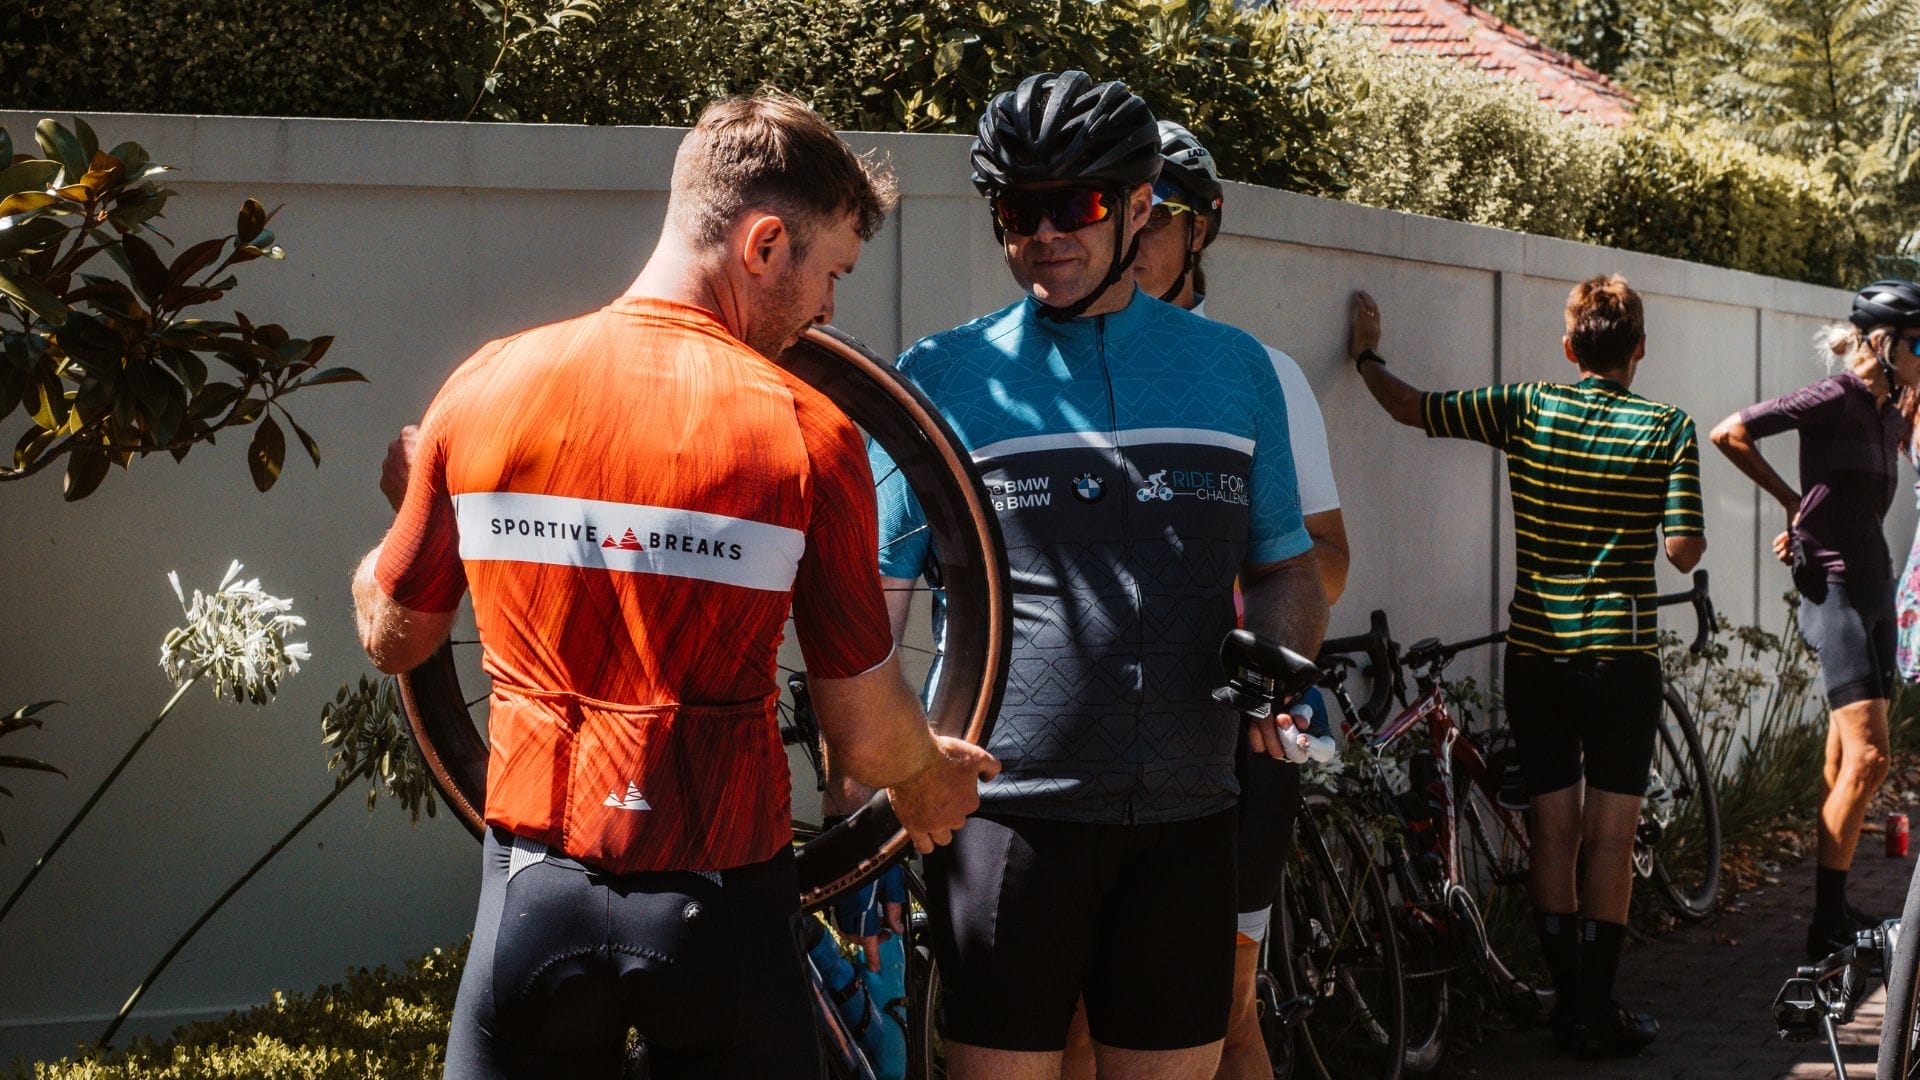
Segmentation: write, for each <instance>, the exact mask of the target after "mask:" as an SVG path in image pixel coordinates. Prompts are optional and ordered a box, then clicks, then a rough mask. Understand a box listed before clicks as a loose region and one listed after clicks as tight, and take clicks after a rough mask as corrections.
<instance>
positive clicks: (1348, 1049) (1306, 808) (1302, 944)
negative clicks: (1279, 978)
mask: <svg viewBox="0 0 1920 1080" xmlns="http://www.w3.org/2000/svg"><path fill="white" fill-rule="evenodd" d="M1385 876H1386V874H1385V871H1384V870H1383V869H1382V867H1381V865H1380V860H1379V859H1378V858H1377V857H1376V856H1375V854H1374V850H1373V845H1372V844H1371V843H1369V842H1368V840H1367V837H1366V834H1365V833H1363V832H1362V831H1361V830H1360V828H1359V826H1358V825H1356V824H1355V823H1354V822H1353V820H1352V819H1351V818H1350V817H1348V816H1345V815H1343V814H1341V813H1340V812H1339V809H1338V808H1337V806H1336V804H1335V803H1334V802H1333V801H1332V800H1330V799H1328V798H1326V797H1324V796H1317V795H1315V796H1308V797H1307V798H1305V799H1303V800H1302V801H1301V807H1300V819H1299V824H1298V826H1297V833H1296V842H1295V848H1294V857H1293V859H1292V860H1290V862H1289V865H1288V868H1287V874H1286V882H1285V885H1284V887H1283V888H1282V889H1281V900H1280V906H1281V911H1280V912H1279V914H1280V915H1281V917H1280V918H1279V919H1276V920H1275V922H1276V924H1277V925H1278V926H1279V929H1280V947H1281V955H1282V957H1283V958H1284V959H1285V962H1284V963H1283V964H1281V968H1282V970H1283V971H1284V972H1285V980H1286V984H1287V987H1288V989H1289V991H1290V992H1291V993H1292V994H1293V995H1306V996H1308V997H1310V998H1311V999H1312V1000H1313V1008H1312V1010H1311V1011H1310V1012H1309V1013H1308V1014H1307V1016H1306V1018H1305V1019H1304V1020H1302V1021H1301V1022H1300V1024H1299V1025H1298V1029H1297V1031H1296V1045H1297V1050H1298V1054H1297V1057H1296V1062H1297V1063H1298V1064H1304V1065H1305V1066H1306V1068H1307V1070H1308V1073H1309V1075H1313V1076H1317V1077H1320V1078H1321V1080H1374V1078H1378V1080H1398V1078H1399V1076H1400V1075H1401V1070H1402V1069H1403V1068H1404V1066H1405V1057H1406V1034H1407V1031H1406V1011H1405V1004H1406V1003H1405V998H1404V986H1403V985H1402V981H1401V980H1402V973H1401V968H1400V950H1399V944H1398V939H1397V936H1396V934H1395V931H1394V925H1393V910H1392V907H1391V903H1390V901H1389V900H1388V898H1387V890H1386V883H1385ZM1296 1067H1297V1066H1296Z"/></svg>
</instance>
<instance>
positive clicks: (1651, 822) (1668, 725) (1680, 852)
mask: <svg viewBox="0 0 1920 1080" xmlns="http://www.w3.org/2000/svg"><path fill="white" fill-rule="evenodd" d="M1663 697H1664V706H1665V707H1664V709H1663V710H1662V713H1661V717H1660V728H1659V731H1658V733H1657V738H1656V739H1655V740H1654V744H1653V774H1652V776H1651V777H1649V779H1648V783H1647V799H1646V802H1645V803H1644V804H1643V806H1642V808H1641V812H1640V823H1641V824H1640V835H1639V837H1638V838H1636V840H1635V843H1634V857H1635V859H1640V858H1641V857H1642V850H1641V849H1642V847H1643V841H1644V846H1645V848H1646V852H1645V858H1646V859H1647V860H1649V861H1650V862H1651V863H1652V866H1651V870H1652V875H1653V880H1654V881H1655V882H1657V883H1659V885H1660V890H1661V892H1662V894H1663V895H1664V896H1665V897H1666V899H1667V901H1668V903H1669V904H1670V905H1671V906H1672V908H1673V912H1674V914H1675V915H1678V916H1679V917H1680V918H1682V919H1685V920H1686V921H1688V922H1699V921H1700V920H1701V919H1704V918H1706V917H1707V916H1708V915H1710V914H1712V912H1713V901H1714V898H1715V897H1716V896H1718V895H1719V894H1720V804H1719V802H1718V800H1716V799H1715V797H1714V793H1713V775H1712V773H1711V772H1709V770H1708V767H1707V752H1706V750H1705V749H1704V748H1703V747H1702V746H1701V745H1700V732H1699V731H1698V730H1696V729H1695V728H1694V726H1693V716H1692V715H1691V714H1690V713H1689V712H1688V711H1687V703H1686V701H1685V699H1683V698H1682V697H1681V696H1680V693H1679V691H1678V690H1676V689H1675V688H1674V686H1673V685H1672V684H1671V683H1669V684H1667V685H1666V686H1664V687H1663Z"/></svg>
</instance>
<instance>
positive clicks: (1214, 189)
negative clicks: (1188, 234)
mask: <svg viewBox="0 0 1920 1080" xmlns="http://www.w3.org/2000/svg"><path fill="white" fill-rule="evenodd" d="M1160 158H1161V168H1160V179H1162V180H1166V181H1171V182H1172V183H1173V184H1174V185H1175V186H1176V187H1178V188H1179V189H1180V190H1181V191H1184V192H1186V193H1187V197H1188V198H1189V199H1191V200H1193V208H1194V209H1195V210H1196V211H1198V212H1199V214H1200V216H1202V217H1204V218H1206V219H1207V239H1206V241H1205V242H1206V243H1209V244H1211V243H1213V241H1214V239H1215V238H1217V237H1218V236H1219V235H1220V216H1221V213H1220V208H1221V206H1222V205H1223V204H1224V203H1225V202H1226V194H1225V192H1224V191H1223V190H1222V189H1221V187H1220V169H1219V167H1218V166H1217V165H1215V164H1214V163H1213V155H1212V154H1211V153H1208V152H1207V148H1206V147H1204V146H1202V145H1200V140H1199V139H1197V138H1195V137H1194V134H1193V132H1191V131H1188V130H1187V129H1186V128H1184V127H1182V126H1180V125H1179V124H1176V123H1174V122H1173V121H1171V120H1162V121H1160Z"/></svg>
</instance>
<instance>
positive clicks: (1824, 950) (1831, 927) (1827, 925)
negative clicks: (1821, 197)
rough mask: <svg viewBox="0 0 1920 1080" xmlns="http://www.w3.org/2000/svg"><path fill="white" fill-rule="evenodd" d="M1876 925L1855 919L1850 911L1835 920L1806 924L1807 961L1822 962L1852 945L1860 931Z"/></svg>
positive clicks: (1819, 920) (1814, 921)
mask: <svg viewBox="0 0 1920 1080" xmlns="http://www.w3.org/2000/svg"><path fill="white" fill-rule="evenodd" d="M1849 907H1851V905H1849ZM1878 925H1880V924H1879V923H1877V922H1870V921H1867V920H1863V919H1856V918H1855V917H1854V914H1853V912H1852V911H1851V910H1850V911H1848V912H1846V913H1845V914H1842V915H1840V916H1839V917H1837V918H1829V919H1815V920H1813V921H1812V922H1810V923H1808V924H1807V959H1809V960H1824V959H1826V958H1827V957H1829V956H1831V955H1833V954H1834V953H1837V952H1839V951H1840V950H1841V949H1844V948H1847V947H1848V946H1850V945H1852V944H1853V943H1854V939H1855V937H1856V936H1857V935H1858V934H1859V933H1860V931H1862V930H1867V929H1870V928H1872V927H1875V926H1878Z"/></svg>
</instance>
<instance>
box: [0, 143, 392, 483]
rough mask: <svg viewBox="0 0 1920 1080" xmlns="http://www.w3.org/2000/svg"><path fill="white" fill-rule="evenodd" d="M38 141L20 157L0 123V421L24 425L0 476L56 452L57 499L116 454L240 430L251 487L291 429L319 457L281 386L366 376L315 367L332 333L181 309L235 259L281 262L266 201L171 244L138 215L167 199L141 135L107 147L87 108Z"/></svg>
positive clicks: (15, 474) (273, 476) (222, 282)
mask: <svg viewBox="0 0 1920 1080" xmlns="http://www.w3.org/2000/svg"><path fill="white" fill-rule="evenodd" d="M34 136H35V140H36V142H37V143H38V146H39V150H40V154H41V156H40V157H30V156H28V155H24V154H15V153H14V146H13V141H12V138H11V137H10V136H9V135H8V134H7V133H6V132H5V131H4V130H0V419H5V418H6V417H9V416H13V415H15V414H19V415H21V416H22V417H23V418H24V419H26V420H27V421H28V426H27V428H26V430H25V431H24V432H23V433H22V434H21V435H20V437H19V438H18V440H17V441H16V442H15V444H14V449H13V457H12V460H11V462H10V463H9V462H7V461H6V460H5V459H4V458H0V481H4V480H18V479H22V478H25V477H27V476H31V475H33V474H34V473H36V472H39V471H41V470H42V469H44V468H46V467H47V466H49V465H51V464H53V463H55V462H56V461H59V460H60V459H65V465H66V475H65V478H64V480H63V484H62V491H63V494H64V495H65V497H66V498H67V499H68V500H70V501H71V500H76V499H82V498H85V497H86V496H88V495H90V494H92V493H93V492H94V491H95V490H96V489H98V488H99V486H100V484H101V483H102V482H103V481H104V480H105V479H106V477H107V476H108V475H109V472H110V468H111V466H114V465H118V466H120V467H122V468H125V467H127V466H128V465H129V464H130V463H131V461H132V460H133V459H134V458H135V457H144V456H146V455H148V454H151V453H155V452H160V451H164V452H166V453H167V454H169V455H170V456H172V457H173V459H174V460H176V461H179V460H182V459H184V458H185V457H186V455H187V453H188V451H190V450H191V449H192V448H193V447H194V446H197V445H199V444H201V443H207V444H212V443H213V442H214V441H215V438H216V436H217V434H218V433H219V432H221V431H223V430H226V429H228V428H234V427H246V426H250V425H258V426H257V427H256V429H255V431H254V433H253V436H252V440H251V442H250V443H249V445H248V448H247V455H246V457H247V468H248V472H249V474H250V475H251V477H252V480H253V484H254V487H255V488H256V489H258V490H260V491H266V490H268V489H269V488H271V487H272V486H273V485H274V483H275V481H277V480H278V479H279V477H280V472H281V469H282V468H283V466H284V465H285V462H286V452H287V437H286V429H287V428H291V429H292V430H293V433H294V435H295V437H296V438H297V439H298V440H299V442H300V445H301V447H302V449H304V450H305V452H306V454H307V456H308V458H310V459H311V460H312V461H313V463H314V464H315V465H316V466H317V465H319V463H320V446H319V443H318V442H317V441H316V440H315V439H314V438H313V436H312V435H311V434H309V433H308V432H307V431H306V430H305V429H304V428H302V427H301V426H300V425H299V424H298V423H297V422H296V421H295V420H294V419H293V416H292V415H291V414H290V413H289V412H288V411H287V407H286V402H285V398H287V397H288V396H289V395H291V394H293V393H294V392H295V391H298V390H302V389H305V388H306V387H309V386H323V385H329V384H333V383H343V382H365V381H366V379H365V377H364V376H362V375H361V374H360V373H359V372H358V371H355V370H353V369H352V368H345V367H332V368H321V367H320V366H319V365H320V362H321V360H322V359H323V358H324V357H325V356H326V353H327V350H328V348H329V347H330V346H331V345H332V343H333V339H332V338H331V337H326V336H322V337H315V338H310V339H309V338H296V337H294V336H292V335H291V334H289V333H288V332H287V331H286V330H285V329H284V328H283V327H281V326H279V325H276V324H272V323H260V324H256V323H254V322H253V321H252V320H250V319H248V318H247V316H246V315H245V314H243V313H240V312H235V313H234V314H233V316H232V319H231V320H230V321H228V320H221V319H210V318H204V317H201V316H200V315H198V314H197V313H195V312H194V310H193V309H195V308H199V307H201V306H202V305H206V304H211V303H215V302H217V301H219V300H221V299H222V298H224V297H225V296H226V294H227V293H228V292H230V291H232V290H233V289H234V288H235V287H236V286H237V284H238V279H237V277H236V276H235V275H234V273H233V272H232V271H233V269H234V268H235V267H238V266H240V265H241V264H243V263H248V262H253V261H255V260H259V259H270V260H279V259H282V258H284V257H285V255H286V252H285V251H284V250H283V249H282V248H281V247H280V246H279V244H277V243H276V242H275V237H274V234H273V232H272V230H271V229H270V228H269V226H270V225H271V223H272V221H273V217H274V215H275V214H276V213H277V212H278V211H277V210H275V211H269V210H268V209H266V207H264V206H262V205H261V204H260V203H259V202H258V201H256V200H254V199H248V200H246V201H245V202H244V203H243V204H242V205H241V207H240V210H239V212H238V213H237V214H236V216H235V219H234V228H233V232H231V233H229V234H227V235H225V236H219V237H214V238H211V239H207V240H202V241H199V242H197V243H194V244H191V245H189V246H187V247H186V248H185V249H184V250H182V251H180V252H179V253H178V254H171V253H163V251H162V249H161V248H159V247H156V246H155V244H154V242H153V241H152V240H150V239H149V237H154V238H157V239H158V240H159V241H160V242H162V243H164V244H166V245H167V246H168V247H171V246H172V241H171V240H170V239H168V238H167V237H165V236H164V235H162V234H161V233H159V232H158V231H157V230H155V229H154V228H153V227H152V224H151V223H152V221H153V219H155V218H158V217H160V216H161V212H162V211H163V209H164V208H165V206H166V204H167V202H168V200H169V199H171V198H172V197H173V196H174V194H175V192H173V191H171V190H169V189H167V188H164V187H161V186H159V183H158V179H157V178H158V177H159V176H160V175H161V174H163V173H165V172H166V171H167V170H166V167H165V166H162V165H156V164H154V163H153V162H152V160H151V159H150V157H149V156H148V154H147V152H146V150H145V149H143V148H142V147H141V146H140V145H139V144H137V143H132V142H126V143H121V144H120V145H118V146H115V147H113V148H111V149H108V150H102V149H101V148H100V145H99V139H98V138H97V137H96V136H95V134H94V132H93V129H92V128H91V127H89V126H88V125H87V123H86V122H85V121H83V120H78V119H76V120H75V121H74V124H73V128H72V129H71V130H69V129H68V128H66V127H65V126H63V125H61V124H59V123H57V122H55V121H53V120H43V121H41V122H40V124H39V125H38V126H37V127H36V128H35V130H34ZM103 256H104V261H100V260H101V257H103ZM109 269H111V270H114V271H117V273H110V272H103V271H106V270H109ZM283 425H284V426H283Z"/></svg>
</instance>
